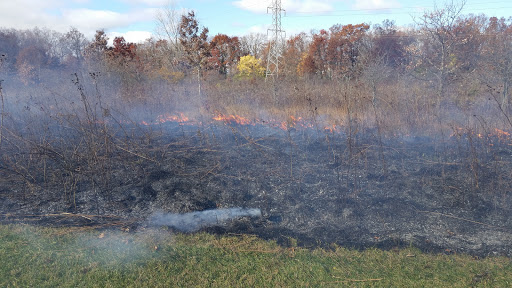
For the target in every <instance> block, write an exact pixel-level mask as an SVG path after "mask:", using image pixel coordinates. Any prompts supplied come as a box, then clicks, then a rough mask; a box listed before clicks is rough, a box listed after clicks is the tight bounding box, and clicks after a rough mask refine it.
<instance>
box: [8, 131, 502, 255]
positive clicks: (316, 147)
mask: <svg viewBox="0 0 512 288" xmlns="http://www.w3.org/2000/svg"><path fill="white" fill-rule="evenodd" d="M60 129H63V128H60ZM126 129H127V128H126ZM126 129H124V130H123V133H122V136H119V138H117V139H110V140H109V141H110V142H109V143H110V146H109V147H113V148H112V149H111V148H108V147H107V148H105V147H102V148H104V150H105V151H106V152H104V154H101V153H99V154H101V155H99V156H95V157H94V158H91V159H92V160H91V159H86V157H84V156H83V155H84V154H82V156H76V155H75V154H76V152H73V151H76V150H78V148H80V147H82V146H81V145H84V144H81V143H82V142H84V141H82V142H79V141H77V142H76V143H75V142H73V140H72V139H77V138H76V137H73V136H69V139H71V140H69V141H68V142H66V141H60V142H59V141H54V142H51V143H50V142H48V143H46V142H44V141H42V142H37V143H36V142H30V143H28V144H27V143H25V145H26V146H31V148H30V149H31V150H30V153H25V154H24V153H21V152H20V151H22V149H18V150H16V147H18V146H16V145H12V148H9V149H10V150H8V148H6V146H7V144H6V143H5V142H4V144H3V145H4V147H3V155H2V163H1V166H0V173H1V176H2V180H1V181H0V214H1V219H2V221H3V222H4V223H6V222H23V223H32V224H39V225H51V226H98V227H122V228H127V227H129V228H132V230H133V229H138V228H141V227H144V226H145V225H147V222H146V219H147V218H148V217H149V216H150V215H152V214H153V213H154V212H157V211H159V212H171V213H185V212H192V211H202V210H207V209H214V208H230V207H247V208H260V209H261V211H262V215H263V216H262V217H261V218H258V219H255V218H241V219H237V220H235V221H231V222H229V223H227V224H225V225H219V226H217V227H209V228H206V229H205V230H207V231H209V232H214V233H231V232H233V233H253V234H257V235H259V236H261V237H263V238H267V239H276V240H278V241H280V242H282V243H286V241H289V239H291V238H295V239H297V241H298V243H299V245H303V246H306V247H312V246H317V245H322V246H323V245H330V244H332V243H336V244H338V245H341V246H346V247H355V248H367V247H379V248H392V247H400V246H409V245H412V246H415V247H418V248H420V249H422V250H424V251H433V252H444V253H468V254H471V255H476V256H488V255H507V256H512V185H511V184H512V182H511V180H512V175H511V174H512V169H511V168H512V146H509V145H508V142H509V141H508V140H507V139H505V140H504V139H502V138H500V137H498V136H491V135H489V136H485V137H481V138H479V137H476V136H473V135H471V134H470V133H469V134H464V133H461V134H459V135H457V136H446V135H445V136H444V137H441V136H439V137H412V136H395V137H387V138H386V137H383V138H382V140H379V139H380V137H378V133H377V131H373V130H365V131H364V132H363V131H355V132H353V134H352V135H349V134H347V133H345V132H330V131H324V130H322V129H313V128H309V129H294V128H291V129H289V130H288V131H283V130H281V129H279V128H273V127H269V126H264V125H257V126H249V125H246V126H243V125H237V124H230V123H221V122H219V123H217V124H211V125H196V126H194V125H180V124H177V123H165V124H162V125H158V126H155V127H149V128H140V127H139V128H137V129H134V131H135V130H136V131H139V132H131V133H127V132H126V131H125V130H126ZM144 129H145V130H144ZM140 131H143V132H140ZM64 132H65V131H64ZM64 132H63V131H60V132H58V133H57V132H54V134H53V135H66V133H64ZM116 133H118V132H116ZM138 134H140V135H138ZM127 135H131V136H130V137H128V136H127ZM133 135H136V136H133ZM82 136H83V135H82ZM62 137H64V136H62ZM123 137H125V138H126V139H128V138H130V140H122V139H124V138H123ZM436 138H437V139H436ZM128 141H130V142H129V143H130V145H128V144H126V143H128ZM85 142H86V141H85ZM105 142H107V140H105ZM72 143H75V145H76V146H74V147H75V149H66V148H65V145H68V144H69V145H71V144H72ZM97 143H102V142H101V141H97ZM29 144H30V145H29ZM95 147H97V148H98V147H99V144H98V146H95ZM18 148H19V147H18ZM89 148H90V147H89ZM80 149H81V148H80ZM98 149H99V148H98ZM91 151H92V150H91ZM88 153H90V152H88ZM13 155H14V156H13ZM23 161H25V162H23Z"/></svg>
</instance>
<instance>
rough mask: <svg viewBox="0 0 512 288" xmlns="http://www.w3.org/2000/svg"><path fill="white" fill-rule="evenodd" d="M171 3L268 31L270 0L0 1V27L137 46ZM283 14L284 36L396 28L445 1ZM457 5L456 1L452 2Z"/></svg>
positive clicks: (227, 25) (290, 7) (319, 3)
mask: <svg viewBox="0 0 512 288" xmlns="http://www.w3.org/2000/svg"><path fill="white" fill-rule="evenodd" d="M170 1H171V2H173V3H174V7H175V9H176V10H177V11H188V10H194V11H195V12H196V15H197V18H198V20H199V22H200V24H201V25H203V26H206V27H208V28H209V30H210V35H211V36H214V35H216V34H217V33H224V34H228V35H231V36H242V35H245V34H248V33H251V32H255V33H266V30H267V28H268V27H269V25H270V24H271V22H272V17H271V15H270V14H267V13H266V10H267V7H268V6H270V5H271V2H272V0H103V1H101V0H44V1H43V0H11V1H7V0H0V27H2V28H17V29H26V28H33V27H35V26H38V27H41V28H42V27H45V28H49V29H52V30H57V31H59V32H66V31H69V29H70V27H71V26H73V27H76V28H78V29H79V30H80V31H82V32H83V33H84V34H85V35H86V37H88V38H92V36H93V35H94V32H95V30H97V29H102V28H103V29H105V30H106V31H107V32H108V33H109V35H111V37H112V36H118V35H123V36H125V38H126V39H127V40H128V41H133V42H138V41H142V40H144V39H145V38H147V37H149V36H151V35H154V34H155V23H156V21H155V15H156V13H157V12H158V11H159V10H160V9H162V8H163V7H165V6H166V5H168V4H169V3H170ZM281 2H282V5H283V8H284V9H285V10H286V16H284V17H283V18H282V24H283V29H284V30H286V34H287V35H288V36H289V35H293V34H297V33H299V32H301V31H304V32H309V31H310V30H312V29H316V30H318V29H328V28H329V27H331V26H332V25H334V24H350V23H351V24H358V23H363V22H365V23H368V24H377V23H381V22H382V21H383V20H384V19H390V20H394V21H395V22H396V24H398V25H400V26H407V25H410V24H412V23H413V17H414V16H416V17H417V16H420V15H421V14H422V12H423V11H425V10H433V9H434V7H435V5H437V7H443V6H444V3H446V2H445V1H431V0H426V1H404V0H281ZM455 2H456V3H458V2H457V1H455ZM462 13H463V14H470V13H472V14H481V13H484V14H485V15H487V16H498V17H502V16H503V17H505V18H509V17H511V16H512V2H510V1H506V0H501V1H500V0H496V1H493V0H489V1H483V0H468V1H466V4H465V8H464V10H463V12H462Z"/></svg>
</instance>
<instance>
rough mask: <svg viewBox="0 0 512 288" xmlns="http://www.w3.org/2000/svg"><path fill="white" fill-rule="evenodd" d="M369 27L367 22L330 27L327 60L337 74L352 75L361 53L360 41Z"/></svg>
mask: <svg viewBox="0 0 512 288" xmlns="http://www.w3.org/2000/svg"><path fill="white" fill-rule="evenodd" d="M369 28H370V26H369V25H367V24H357V25H352V24H348V25H343V26H342V25H339V24H337V25H334V26H332V27H331V28H330V29H329V30H330V37H329V40H328V43H327V53H326V58H327V59H326V60H327V63H328V66H329V68H330V70H331V71H333V73H335V74H336V75H337V76H343V77H350V76H351V75H352V74H353V72H354V68H355V66H356V63H357V57H358V55H359V50H358V45H359V42H360V41H361V39H362V38H363V37H364V36H365V35H366V32H367V31H368V29H369Z"/></svg>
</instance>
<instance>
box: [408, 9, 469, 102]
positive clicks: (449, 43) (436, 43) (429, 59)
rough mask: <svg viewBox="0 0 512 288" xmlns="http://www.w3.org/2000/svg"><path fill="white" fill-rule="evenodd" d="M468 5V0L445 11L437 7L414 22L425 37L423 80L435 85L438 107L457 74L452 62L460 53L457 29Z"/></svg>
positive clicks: (422, 59)
mask: <svg viewBox="0 0 512 288" xmlns="http://www.w3.org/2000/svg"><path fill="white" fill-rule="evenodd" d="M465 4H466V0H461V1H460V2H458V3H455V2H454V1H453V0H452V1H450V2H447V3H445V6H444V7H443V8H437V6H435V7H434V10H433V11H427V12H425V13H424V14H423V15H422V16H421V17H420V18H419V19H414V20H415V22H416V23H417V24H418V26H419V28H420V31H419V32H420V33H421V34H422V35H421V36H422V37H421V40H422V41H423V42H422V46H423V55H422V57H421V63H422V67H421V69H418V70H417V71H421V74H422V75H421V76H423V77H424V78H425V79H426V80H428V81H432V82H434V83H436V86H437V87H436V94H437V101H436V102H437V105H438V107H439V105H440V104H441V101H442V99H443V98H444V94H445V90H446V84H447V82H448V79H449V76H450V74H451V73H453V72H454V69H455V67H456V66H455V65H454V64H455V63H454V62H453V60H454V59H451V57H452V55H454V54H455V53H454V52H455V51H456V49H457V43H458V42H457V40H458V38H457V37H456V35H455V31H454V27H455V25H456V22H457V19H458V18H459V16H460V13H461V12H462V9H463V8H464V6H465Z"/></svg>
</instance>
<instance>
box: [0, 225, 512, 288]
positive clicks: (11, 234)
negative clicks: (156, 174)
mask: <svg viewBox="0 0 512 288" xmlns="http://www.w3.org/2000/svg"><path fill="white" fill-rule="evenodd" d="M471 286H474V287H512V265H511V261H510V259H509V258H504V257H492V258H486V259H475V258H473V257H471V256H467V255H449V256H448V255H434V254H424V253H421V252H420V251H418V250H416V249H413V248H410V249H404V250H396V251H382V250H377V249H369V250H366V251H362V252H361V251H355V250H349V249H344V248H340V247H333V249H329V250H322V249H315V250H308V249H301V248H294V249H291V248H284V247H280V246H279V245H277V244H276V243H274V242H269V241H264V240H261V239H258V238H256V237H253V236H248V235H238V236H237V235H232V236H225V237H218V236H213V235H208V234H193V235H171V234H170V233H168V232H167V231H162V230H145V231H141V232H137V233H125V232H121V231H119V232H118V231H95V230H89V231H86V230H83V229H62V228H59V229H49V228H37V227H32V226H25V225H0V287H471Z"/></svg>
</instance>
